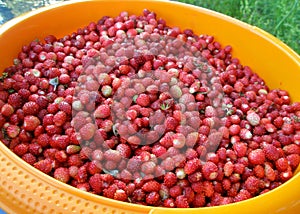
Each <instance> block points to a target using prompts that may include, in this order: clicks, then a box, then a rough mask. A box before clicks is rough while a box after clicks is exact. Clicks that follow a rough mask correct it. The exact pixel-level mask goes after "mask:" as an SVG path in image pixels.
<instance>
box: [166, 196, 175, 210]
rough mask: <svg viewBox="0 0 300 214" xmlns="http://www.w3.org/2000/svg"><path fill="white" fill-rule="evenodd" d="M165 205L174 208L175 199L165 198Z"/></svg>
mask: <svg viewBox="0 0 300 214" xmlns="http://www.w3.org/2000/svg"><path fill="white" fill-rule="evenodd" d="M164 207H169V208H174V207H175V201H174V199H173V198H167V199H166V200H164Z"/></svg>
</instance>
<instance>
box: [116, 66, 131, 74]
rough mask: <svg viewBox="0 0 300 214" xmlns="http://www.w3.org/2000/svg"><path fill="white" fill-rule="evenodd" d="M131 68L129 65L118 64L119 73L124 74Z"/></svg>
mask: <svg viewBox="0 0 300 214" xmlns="http://www.w3.org/2000/svg"><path fill="white" fill-rule="evenodd" d="M130 70H131V68H130V66H129V65H120V66H119V71H120V74H123V75H126V74H128V73H129V72H130Z"/></svg>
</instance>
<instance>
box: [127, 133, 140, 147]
mask: <svg viewBox="0 0 300 214" xmlns="http://www.w3.org/2000/svg"><path fill="white" fill-rule="evenodd" d="M127 142H128V143H129V144H132V145H140V144H141V143H142V140H141V138H139V137H138V136H136V135H133V136H130V137H128V138H127Z"/></svg>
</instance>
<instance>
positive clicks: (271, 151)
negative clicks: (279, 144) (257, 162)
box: [263, 144, 279, 161]
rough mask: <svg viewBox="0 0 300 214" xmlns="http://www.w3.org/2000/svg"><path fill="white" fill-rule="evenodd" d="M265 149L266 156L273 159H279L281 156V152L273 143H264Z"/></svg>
mask: <svg viewBox="0 0 300 214" xmlns="http://www.w3.org/2000/svg"><path fill="white" fill-rule="evenodd" d="M263 151H264V153H265V155H266V158H267V159H269V160H271V161H274V160H277V159H278V158H279V152H278V150H277V148H276V147H275V146H274V145H272V144H264V145H263Z"/></svg>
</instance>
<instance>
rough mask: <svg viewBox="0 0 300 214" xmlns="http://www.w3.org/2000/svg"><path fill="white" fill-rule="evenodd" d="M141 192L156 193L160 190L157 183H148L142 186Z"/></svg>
mask: <svg viewBox="0 0 300 214" xmlns="http://www.w3.org/2000/svg"><path fill="white" fill-rule="evenodd" d="M142 190H143V191H145V192H153V191H154V192H158V191H159V190H160V184H159V183H158V182H157V181H153V180H152V181H148V182H146V183H145V184H144V185H143V186H142Z"/></svg>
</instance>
